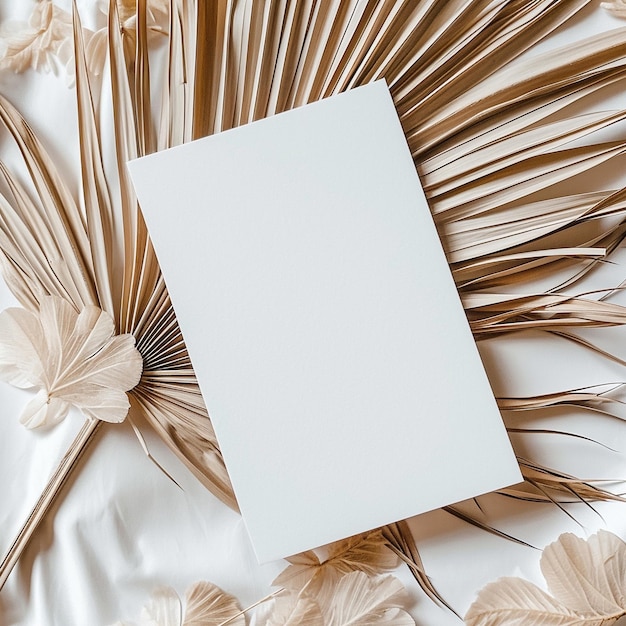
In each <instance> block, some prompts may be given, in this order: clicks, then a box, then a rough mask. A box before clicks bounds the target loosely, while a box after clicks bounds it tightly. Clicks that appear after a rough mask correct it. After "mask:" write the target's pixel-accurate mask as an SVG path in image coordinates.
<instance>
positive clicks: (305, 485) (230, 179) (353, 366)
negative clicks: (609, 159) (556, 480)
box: [130, 81, 521, 562]
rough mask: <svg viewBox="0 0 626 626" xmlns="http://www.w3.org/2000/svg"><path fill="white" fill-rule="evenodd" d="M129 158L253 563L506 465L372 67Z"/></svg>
mask: <svg viewBox="0 0 626 626" xmlns="http://www.w3.org/2000/svg"><path fill="white" fill-rule="evenodd" d="M130 171H131V175H132V177H133V181H134V183H135V186H136V190H137V193H138V196H139V199H140V202H141V204H142V208H143V211H144V214H145V217H146V221H147V223H148V227H149V230H150V232H151V236H152V238H153V241H154V243H155V247H156V250H157V255H158V257H159V260H160V263H161V265H162V269H163V272H164V276H165V279H166V283H167V285H168V288H169V290H170V294H171V297H172V301H173V303H174V308H175V310H176V312H177V315H178V318H179V322H180V325H181V328H182V331H183V335H184V336H185V339H186V342H187V346H188V349H189V351H190V354H191V358H192V362H193V364H194V368H195V370H196V373H197V375H198V379H199V382H200V385H201V388H202V392H203V395H204V398H205V402H206V403H207V407H208V409H209V413H210V415H211V417H212V420H213V423H214V426H215V429H216V433H217V436H218V439H219V442H220V446H221V448H222V452H223V454H224V457H225V461H226V464H227V467H228V470H229V474H230V477H231V480H232V482H233V486H234V489H235V493H236V495H237V498H238V501H239V504H240V506H241V510H242V513H243V517H244V521H245V522H246V525H247V528H248V530H249V533H250V535H251V539H252V542H253V544H254V546H255V550H256V554H257V556H258V558H259V560H260V561H261V562H265V561H269V560H272V559H276V558H279V557H284V556H287V555H290V554H293V553H297V552H301V551H303V550H305V549H309V548H313V547H316V546H319V545H322V544H325V543H328V542H331V541H334V540H337V539H341V538H343V537H347V536H350V535H354V534H356V533H359V532H362V531H366V530H369V529H372V528H375V527H378V526H381V525H384V524H387V523H390V522H393V521H397V520H400V519H404V518H407V517H410V516H412V515H416V514H418V513H421V512H424V511H429V510H432V509H435V508H438V507H440V506H443V505H446V504H450V503H453V502H457V501H460V500H464V499H466V498H470V497H472V496H475V495H478V494H482V493H485V492H489V491H493V490H495V489H498V488H500V487H503V486H505V485H509V484H512V483H515V482H518V481H519V480H521V477H520V474H519V469H518V466H517V463H516V461H515V458H514V455H513V452H512V450H511V447H510V443H509V441H508V437H507V435H506V432H505V430H504V427H503V424H502V421H501V418H500V415H499V413H498V410H497V407H496V404H495V401H494V399H493V396H492V393H491V390H490V387H489V383H488V381H487V378H486V375H485V372H484V370H483V367H482V364H481V361H480V358H479V356H478V352H477V350H476V346H475V343H474V340H473V338H472V336H471V333H470V330H469V326H468V324H467V321H466V318H465V315H464V312H463V309H462V306H461V303H460V301H459V298H458V294H457V291H456V288H455V286H454V283H453V280H452V277H451V274H450V270H449V268H448V264H447V262H446V259H445V256H444V253H443V250H442V248H441V244H440V242H439V238H438V236H437V233H436V230H435V228H434V225H433V222H432V218H431V215H430V212H429V209H428V206H427V204H426V200H425V197H424V194H423V191H422V189H421V186H420V183H419V179H418V176H417V174H416V171H415V167H414V165H413V161H412V159H411V155H410V153H409V150H408V147H407V145H406V140H405V138H404V134H403V131H402V128H401V126H400V123H399V120H398V117H397V114H396V111H395V108H394V106H393V102H392V100H391V96H390V95H389V91H388V89H387V86H386V85H385V83H384V82H382V81H381V82H378V83H375V84H373V85H368V86H366V87H362V88H359V89H356V90H354V91H352V92H349V93H347V94H342V95H339V96H336V97H333V98H330V99H328V100H325V101H322V102H319V103H315V104H312V105H309V106H306V107H303V108H300V109H297V110H295V111H291V112H288V113H285V114H282V115H278V116H276V117H273V118H270V119H267V120H263V121H259V122H256V123H254V124H251V125H249V126H246V127H242V128H239V129H235V130H232V131H228V132H225V133H222V134H220V135H215V136H212V137H209V138H206V139H203V140H200V141H197V142H195V143H192V144H188V145H186V146H182V147H178V148H174V149H172V150H170V151H167V152H163V153H159V154H156V155H151V156H149V157H146V158H144V159H140V160H138V161H135V162H132V163H131V164H130ZM259 442H262V445H259Z"/></svg>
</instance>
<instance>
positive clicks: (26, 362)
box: [0, 296, 143, 428]
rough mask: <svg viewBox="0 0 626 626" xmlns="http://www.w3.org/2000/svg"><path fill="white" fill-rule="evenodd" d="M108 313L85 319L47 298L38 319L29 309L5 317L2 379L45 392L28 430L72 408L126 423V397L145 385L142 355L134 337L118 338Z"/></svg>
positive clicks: (89, 313)
mask: <svg viewBox="0 0 626 626" xmlns="http://www.w3.org/2000/svg"><path fill="white" fill-rule="evenodd" d="M114 332H115V325H114V322H113V319H112V318H111V316H110V315H109V314H108V313H105V312H104V311H101V310H100V309H98V308H97V307H94V306H88V307H85V308H84V309H83V310H82V311H81V312H80V313H78V312H76V310H75V309H74V308H73V307H72V305H70V304H69V303H68V302H66V301H65V300H63V299H61V298H59V297H56V296H46V297H44V298H42V301H41V305H40V310H39V317H37V315H35V314H34V313H31V312H29V311H26V310H24V309H8V310H6V311H4V312H3V313H0V379H1V380H5V381H7V382H10V383H12V384H15V385H18V386H22V387H23V386H28V387H30V386H34V387H38V388H40V389H41V392H40V393H39V394H38V395H37V396H36V397H35V398H34V399H33V400H32V401H31V402H30V403H29V404H28V406H27V407H26V409H25V410H24V414H23V415H22V420H21V421H22V423H23V424H25V425H26V426H27V427H28V428H35V427H37V426H42V425H44V424H53V423H56V422H58V421H59V420H61V419H63V417H65V415H66V414H67V412H68V409H69V405H74V406H76V407H78V408H79V409H81V410H82V411H83V413H84V414H85V415H87V416H88V417H91V418H94V419H100V420H104V421H107V422H115V423H117V422H121V421H123V420H124V418H125V417H126V415H127V414H128V410H129V408H130V402H129V400H128V397H127V395H126V393H124V392H125V391H128V390H129V389H132V388H133V387H134V386H135V385H136V384H137V383H138V382H139V380H140V378H141V373H142V369H143V360H142V357H141V354H139V351H138V350H137V348H136V347H135V338H134V337H133V336H132V335H128V334H125V335H117V336H116V335H114V334H113V333H114Z"/></svg>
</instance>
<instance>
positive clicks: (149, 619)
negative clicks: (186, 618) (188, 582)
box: [141, 587, 182, 626]
mask: <svg viewBox="0 0 626 626" xmlns="http://www.w3.org/2000/svg"><path fill="white" fill-rule="evenodd" d="M141 624H142V626H152V625H153V624H154V626H181V624H182V606H181V603H180V598H179V597H178V594H177V593H176V591H174V589H172V588H171V587H162V588H160V589H157V590H156V591H155V592H154V594H153V595H152V597H151V598H150V602H149V603H148V604H147V605H146V606H145V607H144V608H143V611H142V612H141Z"/></svg>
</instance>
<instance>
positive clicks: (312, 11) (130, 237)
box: [0, 0, 626, 599]
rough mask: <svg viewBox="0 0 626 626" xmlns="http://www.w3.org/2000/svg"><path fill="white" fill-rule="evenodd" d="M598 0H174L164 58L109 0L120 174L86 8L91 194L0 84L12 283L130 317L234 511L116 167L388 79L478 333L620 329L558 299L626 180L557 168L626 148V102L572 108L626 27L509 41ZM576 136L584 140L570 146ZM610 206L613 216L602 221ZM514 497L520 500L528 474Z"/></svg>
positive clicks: (561, 480) (126, 327) (604, 240)
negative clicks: (605, 134) (73, 179)
mask: <svg viewBox="0 0 626 626" xmlns="http://www.w3.org/2000/svg"><path fill="white" fill-rule="evenodd" d="M587 4H588V0H531V1H530V2H529V1H528V0H524V1H522V0H506V1H503V2H498V3H493V2H490V1H488V0H418V1H415V0H400V1H398V0H341V1H340V0H305V1H296V0H283V1H281V2H276V1H271V2H265V1H264V0H215V2H198V1H195V0H171V1H170V3H169V29H168V33H167V37H166V39H167V44H166V45H167V46H168V52H167V58H166V61H165V64H164V72H163V74H158V75H157V74H156V73H155V71H154V66H153V65H152V57H151V51H150V45H149V38H148V26H147V23H148V22H147V20H148V13H149V7H148V3H147V0H138V1H137V4H136V17H135V28H134V29H133V30H132V32H131V31H129V30H128V29H125V28H123V27H122V19H121V18H120V16H119V13H118V3H117V2H116V1H115V0H111V2H110V5H109V17H108V20H109V21H108V30H107V32H108V59H109V64H110V77H111V84H110V95H111V99H112V105H113V107H112V109H113V122H114V124H113V126H114V133H115V137H114V139H115V147H116V151H117V163H116V165H117V166H116V168H114V169H107V168H106V167H105V165H104V162H103V159H102V151H101V147H100V140H101V133H102V128H101V125H100V121H99V116H98V112H97V108H96V106H95V104H94V102H95V101H97V99H98V98H99V97H103V96H104V95H105V94H106V93H107V92H106V90H103V92H102V95H101V94H100V93H98V92H96V89H97V81H94V80H93V77H90V75H89V69H88V62H87V59H86V53H85V48H86V46H85V42H84V41H83V35H82V33H83V29H82V27H81V25H80V20H79V18H78V14H77V11H76V9H75V8H74V46H75V71H76V93H77V98H78V118H79V120H78V121H79V130H80V142H81V145H80V158H81V171H82V183H83V185H82V190H83V203H82V204H81V203H78V202H77V201H76V200H75V199H74V198H73V197H72V196H71V194H70V192H69V191H68V189H69V188H70V186H69V185H68V184H66V183H64V181H63V180H62V178H61V176H60V175H59V174H58V173H57V172H56V170H55V167H54V164H53V162H52V159H51V158H50V157H49V156H48V155H47V154H46V152H45V150H44V148H43V146H42V145H41V143H40V142H39V141H38V140H37V139H36V137H35V136H34V134H33V133H32V131H31V130H30V128H29V127H28V125H27V124H26V122H25V121H24V120H23V119H22V117H21V116H20V115H19V113H18V112H17V111H16V110H15V109H14V108H13V107H12V106H11V105H10V104H9V103H8V102H7V101H6V100H4V99H0V118H1V119H2V121H3V123H4V124H5V126H6V127H7V128H8V129H9V131H10V133H11V135H12V136H13V138H14V140H15V141H16V142H17V145H18V146H19V148H20V150H21V151H22V154H23V156H24V159H25V161H26V164H27V166H28V169H29V172H30V176H31V179H32V186H33V190H34V191H33V192H29V191H28V190H27V189H25V188H24V186H23V185H22V183H21V182H20V181H19V180H18V178H17V177H16V176H14V175H12V174H11V173H10V172H9V171H8V170H7V168H6V167H2V172H3V174H4V177H5V179H6V182H7V187H8V194H7V196H6V198H4V199H3V200H2V207H1V208H2V210H1V211H0V249H1V250H2V257H3V258H2V266H3V270H4V274H5V276H6V280H7V282H8V284H9V286H10V288H11V290H12V291H13V293H14V294H15V295H16V297H17V298H18V300H19V301H20V302H21V304H22V305H23V306H24V307H25V308H28V309H34V308H35V307H37V306H38V305H39V303H40V301H41V299H42V298H43V297H44V296H45V295H48V294H53V295H58V296H60V297H63V298H65V299H66V300H67V301H68V302H70V303H71V304H72V305H73V306H74V307H75V308H76V309H77V310H81V309H82V308H84V307H85V306H86V305H97V306H99V307H101V308H102V309H104V310H106V311H108V312H109V313H110V314H111V315H112V316H113V318H114V319H115V322H116V325H117V330H118V332H120V333H131V334H133V335H134V336H135V338H136V343H137V347H138V349H139V350H140V352H141V354H142V356H143V360H144V373H143V376H142V379H141V381H140V383H139V385H138V386H137V387H136V388H135V389H134V390H133V391H132V399H133V409H134V410H136V411H141V412H142V413H143V414H144V416H145V418H146V420H147V421H148V423H149V424H150V425H151V426H152V427H153V428H154V429H155V431H156V432H157V434H158V435H159V436H160V437H161V438H162V439H163V440H164V441H165V442H166V444H167V445H168V446H169V447H170V448H171V449H172V450H173V451H174V452H175V453H176V454H177V455H178V456H179V458H181V459H182V460H183V461H184V462H185V463H186V465H187V466H188V467H189V468H190V469H191V471H193V472H194V474H195V475H196V476H197V477H198V478H199V479H200V480H201V481H202V482H203V484H205V485H206V486H207V487H208V488H209V489H211V490H212V491H213V493H215V494H216V495H217V496H218V497H220V498H221V499H222V500H223V501H225V502H226V503H228V504H229V505H230V506H233V507H236V502H235V499H234V496H233V493H232V489H231V487H230V482H229V480H228V475H227V473H226V470H225V467H224V464H223V461H222V458H221V454H220V451H219V447H218V445H217V441H216V439H215V436H214V433H213V430H212V427H211V423H210V420H209V417H208V414H207V410H206V407H205V406H204V403H203V400H202V397H201V395H200V391H199V388H198V384H197V381H196V379H195V375H194V373H193V369H192V366H191V363H190V361H189V356H188V354H187V351H186V348H185V345H184V342H183V339H182V336H181V333H180V330H179V328H178V324H177V322H176V318H175V315H174V311H173V309H172V306H171V303H170V300H169V296H168V293H167V290H166V287H165V284H164V282H163V278H162V276H161V273H160V269H159V266H158V263H157V261H156V257H155V253H154V250H153V248H152V244H151V243H150V240H149V237H148V233H147V230H146V227H145V224H144V222H143V218H142V216H141V212H140V210H139V207H138V204H137V199H136V197H135V194H134V192H133V189H132V187H131V185H130V183H129V179H128V175H127V172H126V169H125V162H126V161H127V160H129V159H132V158H135V157H138V156H141V155H144V154H147V153H149V152H151V151H153V150H155V149H163V148H167V147H170V146H174V145H177V144H179V143H182V142H185V141H188V140H190V139H193V138H197V137H201V136H204V135H207V134H210V133H215V132H219V131H222V130H226V129H229V128H232V127H235V126H238V125H241V124H245V123H248V122H250V121H253V120H255V119H260V118H264V117H267V116H269V115H273V114H275V113H278V112H280V111H284V110H288V109H291V108H294V107H297V106H301V105H303V104H306V103H308V102H312V101H315V100H318V99H320V98H323V97H327V96H330V95H332V94H335V93H339V92H341V91H344V90H347V89H350V88H352V87H356V86H358V85H362V84H365V83H369V82H371V81H374V80H377V79H379V78H384V79H386V81H387V83H388V84H389V86H390V89H391V92H392V95H393V98H394V101H395V103H396V107H397V110H398V113H399V115H400V120H401V122H402V125H403V128H404V130H405V133H406V137H407V141H408V143H409V147H410V149H411V152H412V154H413V155H414V158H415V164H416V167H417V170H418V172H419V174H420V176H421V178H422V181H423V183H424V187H425V191H426V195H427V198H428V201H429V204H430V207H431V209H432V212H433V216H434V219H435V222H436V224H437V227H438V229H439V232H440V235H441V238H442V241H443V243H444V247H445V249H446V253H447V254H448V259H449V261H450V263H451V266H452V270H453V273H454V277H455V279H456V281H457V284H458V286H459V289H460V290H461V292H462V294H463V297H464V302H465V304H466V308H467V310H468V315H469V317H470V320H471V323H472V325H473V329H474V331H475V333H476V336H477V338H480V337H481V336H483V335H492V334H498V335H501V334H506V333H511V332H516V331H518V330H520V329H522V328H527V327H531V326H532V327H534V328H538V329H541V330H545V331H548V332H553V331H554V329H562V328H563V326H567V327H571V326H577V327H579V326H598V325H616V324H623V322H624V320H625V317H624V309H623V308H622V307H621V306H619V305H616V304H613V303H609V302H606V301H603V300H602V299H598V300H593V299H590V298H585V297H583V296H576V295H569V294H564V293H562V291H561V290H560V288H559V286H560V285H562V284H564V283H563V277H562V276H563V271H564V270H566V271H568V272H569V278H568V279H567V281H566V283H567V284H570V286H571V284H573V283H574V282H575V281H576V280H578V278H579V277H580V276H581V275H582V274H583V273H585V272H589V271H592V270H593V269H594V267H596V266H597V261H598V259H605V258H606V257H607V255H608V254H610V252H611V251H612V250H614V249H615V248H616V247H617V246H618V245H619V243H620V242H621V241H622V239H623V238H624V234H625V233H626V226H625V225H624V224H623V223H622V222H621V219H622V218H621V215H622V213H623V212H624V210H625V209H626V203H625V202H624V199H625V198H626V191H625V190H623V189H619V190H602V189H601V190H596V189H587V190H585V191H584V192H581V193H576V194H573V195H568V196H563V195H562V193H561V192H560V191H559V190H560V189H561V188H562V187H558V185H559V184H561V183H563V182H564V181H571V180H573V179H575V177H577V176H578V175H580V174H582V173H585V172H588V171H590V170H591V169H592V168H594V167H597V166H599V165H601V164H604V163H606V162H608V161H610V160H611V159H615V158H616V157H618V156H619V155H621V154H623V153H624V152H625V151H626V143H625V142H624V141H614V142H609V143H607V142H603V143H593V133H595V132H596V131H599V130H602V129H604V128H606V127H608V126H609V125H611V124H614V123H616V122H618V121H621V120H623V119H624V117H626V114H624V112H623V111H617V112H616V111H608V112H598V113H592V114H589V115H584V116H580V115H577V114H572V113H571V112H570V110H571V109H572V107H573V105H577V104H579V103H580V102H581V101H584V100H585V99H586V98H588V97H589V96H591V95H593V94H596V93H597V92H598V91H599V90H601V89H602V88H603V87H606V86H609V85H611V84H613V83H615V82H616V81H618V80H619V79H621V78H623V77H624V75H625V74H626V55H624V50H625V45H626V44H625V43H624V42H625V40H626V29H624V28H621V29H616V30H614V31H611V32H608V33H603V34H601V35H595V36H592V37H589V38H587V39H586V40H584V41H582V42H579V43H578V44H577V45H576V46H575V47H572V46H568V47H564V48H560V49H557V50H552V51H550V52H545V53H542V54H541V55H539V56H534V57H532V58H526V57H522V58H519V57H521V56H522V55H523V54H524V53H525V52H526V51H527V50H529V49H530V48H531V47H532V46H533V45H534V44H536V43H537V42H539V41H541V40H542V39H544V38H545V37H546V36H547V35H549V34H550V33H551V32H553V31H554V30H555V29H557V28H558V27H559V26H560V25H562V24H563V23H565V22H566V21H567V20H568V19H570V18H571V17H572V16H573V15H575V14H576V13H577V12H578V11H579V10H580V9H582V8H583V7H585V6H586V5H587ZM124 6H125V7H126V4H125V5H124ZM124 19H125V20H127V19H128V16H127V15H125V16H124ZM164 39H165V38H164ZM155 77H156V78H155ZM155 84H156V85H157V88H156V89H155V88H154V85H155ZM154 94H158V96H155V95H154ZM155 97H156V98H157V99H158V101H157V102H154V98H155ZM155 111H159V113H158V116H155V115H154V112H155ZM155 117H158V119H155ZM583 138H585V140H586V141H588V142H589V141H591V143H586V144H585V145H576V146H568V144H569V143H570V142H572V141H574V140H581V139H583ZM83 206H84V209H83V208H81V207H83ZM607 217H611V218H613V220H614V221H613V222H612V223H611V224H605V222H604V218H607ZM591 220H594V223H595V224H597V225H598V229H599V230H597V231H596V233H595V234H594V236H593V238H592V239H591V240H589V241H587V240H586V239H584V238H583V239H582V240H581V237H580V234H579V231H580V228H579V227H580V226H581V225H583V226H584V225H585V224H588V223H589V222H590V221H591ZM615 220H617V223H615ZM555 234H558V235H559V243H558V245H555V244H554V242H553V241H552V239H551V237H552V236H553V235H555ZM552 275H554V277H555V279H554V280H555V283H554V288H553V289H551V290H550V292H549V293H537V292H536V291H535V290H532V291H530V293H520V289H523V288H524V286H525V285H527V284H529V283H530V282H531V281H533V280H534V279H536V278H539V277H545V276H549V277H551V276H552ZM512 284H513V285H514V286H515V291H514V293H509V291H510V289H509V287H510V286H511V285H512ZM610 287H612V286H607V289H608V288H610ZM489 289H491V290H492V291H489ZM559 332H564V331H562V330H560V331H559ZM496 340H497V338H496ZM503 401H504V400H503ZM531 401H532V399H529V405H528V406H527V408H528V410H533V407H532V406H530V404H531V403H532V402H531ZM504 402H506V401H504ZM86 442H87V440H80V441H78V442H77V443H76V444H75V445H76V446H84V445H86ZM525 477H526V479H527V484H528V485H530V486H531V487H533V488H534V490H535V493H537V490H538V489H539V493H540V495H539V496H536V498H537V499H542V497H543V496H545V494H543V492H541V489H544V488H550V489H553V488H554V489H557V490H559V489H561V490H562V491H567V492H569V493H571V494H574V495H575V496H577V497H580V498H583V499H595V498H605V499H606V498H610V497H612V494H610V493H609V492H605V491H601V490H597V489H594V488H592V487H590V485H589V483H587V482H585V481H580V480H577V479H573V478H572V477H569V476H567V475H565V474H562V473H559V472H556V471H555V472H554V473H547V474H546V473H545V472H543V473H542V471H541V470H540V469H539V466H538V465H533V464H532V463H531V464H529V465H528V466H527V471H526V473H525ZM57 486H58V485H57ZM55 488H56V487H55ZM54 493H56V491H55V492H54ZM54 493H53V497H54ZM508 493H509V495H515V496H518V497H524V496H523V495H521V493H522V492H521V491H520V490H509V492H508ZM544 499H550V498H548V497H547V496H545V497H544ZM38 506H40V505H38ZM42 506H43V505H42ZM37 510H38V511H39V513H41V509H37ZM385 532H386V533H387V534H386V535H385V538H386V539H387V542H388V544H389V545H391V546H393V547H394V550H395V551H396V552H397V553H398V554H400V555H403V557H404V558H405V559H406V560H407V561H408V562H409V563H410V566H411V568H412V570H413V572H414V573H415V574H416V578H417V580H418V582H419V583H420V585H421V586H422V587H423V588H424V589H425V591H426V592H427V593H428V594H429V595H430V596H431V597H433V598H435V599H440V598H439V596H438V595H437V593H436V591H435V590H434V589H433V588H432V585H431V583H430V582H429V581H428V578H427V577H426V575H425V573H424V572H423V568H422V566H421V564H420V562H419V555H418V553H417V551H416V549H415V546H414V545H413V544H412V543H411V539H410V533H409V532H408V529H404V528H401V527H400V526H397V525H396V526H391V527H389V528H388V529H386V531H385ZM12 562H14V560H13V561H12ZM0 570H2V571H3V573H2V575H0V583H1V582H3V581H4V578H5V577H6V575H8V572H7V571H6V569H5V564H3V565H2V567H1V568H0Z"/></svg>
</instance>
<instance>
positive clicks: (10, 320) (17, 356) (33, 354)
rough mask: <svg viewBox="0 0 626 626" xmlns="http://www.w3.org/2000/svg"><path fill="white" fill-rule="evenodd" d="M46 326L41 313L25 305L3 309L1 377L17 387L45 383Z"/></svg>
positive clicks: (0, 318)
mask: <svg viewBox="0 0 626 626" xmlns="http://www.w3.org/2000/svg"><path fill="white" fill-rule="evenodd" d="M44 353H45V342H44V339H43V330H42V328H41V324H40V323H39V320H38V319H37V316H36V315H34V314H33V313H31V312H30V311H26V310H25V309H18V308H11V309H5V310H4V311H2V313H0V380H3V381H5V382H7V383H9V384H11V385H13V386H15V387H20V388H28V387H33V386H41V385H45V379H44V376H43V365H42V357H43V355H44Z"/></svg>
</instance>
